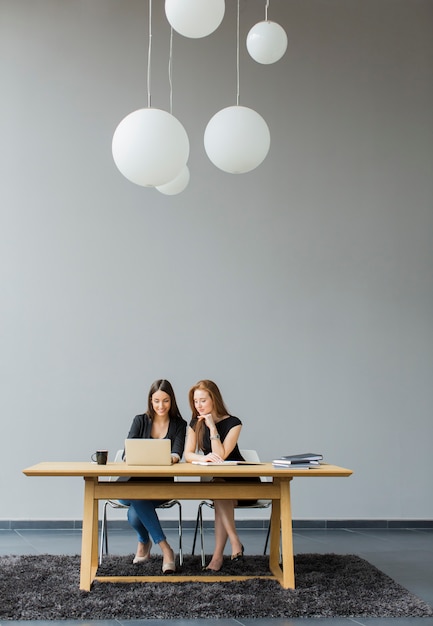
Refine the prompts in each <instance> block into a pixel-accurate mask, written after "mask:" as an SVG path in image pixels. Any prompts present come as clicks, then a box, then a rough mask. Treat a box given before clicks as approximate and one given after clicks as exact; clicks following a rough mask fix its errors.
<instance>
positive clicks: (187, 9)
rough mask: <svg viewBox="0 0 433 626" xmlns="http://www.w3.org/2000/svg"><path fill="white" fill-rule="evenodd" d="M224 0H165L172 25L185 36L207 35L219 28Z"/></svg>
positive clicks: (166, 12)
mask: <svg viewBox="0 0 433 626" xmlns="http://www.w3.org/2000/svg"><path fill="white" fill-rule="evenodd" d="M224 11H225V2H224V0H165V14H166V16H167V19H168V21H169V23H170V25H171V26H172V27H173V28H174V30H175V31H176V32H178V33H179V34H180V35H183V36H184V37H190V38H192V39H198V38H199V37H206V36H207V35H210V34H211V33H213V31H214V30H216V29H217V28H218V26H219V25H220V24H221V22H222V19H223V17H224Z"/></svg>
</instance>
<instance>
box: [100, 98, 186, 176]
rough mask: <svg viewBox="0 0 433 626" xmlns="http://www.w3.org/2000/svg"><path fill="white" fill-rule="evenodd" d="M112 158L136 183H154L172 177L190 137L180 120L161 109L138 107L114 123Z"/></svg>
mask: <svg viewBox="0 0 433 626" xmlns="http://www.w3.org/2000/svg"><path fill="white" fill-rule="evenodd" d="M112 152H113V159H114V162H115V164H116V165H117V167H118V169H119V170H120V172H121V173H122V174H123V175H124V176H125V178H127V179H128V180H130V181H131V182H133V183H135V184H136V185H142V186H143V187H156V186H157V185H164V184H165V183H168V182H170V181H171V180H173V179H174V178H175V177H176V176H177V175H178V174H179V172H180V171H181V170H182V168H183V167H185V165H186V162H187V161H188V157H189V139H188V135H187V134H186V131H185V129H184V127H183V126H182V124H181V123H180V122H179V120H177V119H176V118H175V117H174V116H173V115H171V114H170V113H168V112H167V111H162V110H160V109H152V108H148V109H138V110H137V111H133V112H132V113H130V114H129V115H127V116H126V117H125V118H124V119H123V120H122V121H121V122H120V124H119V125H118V126H117V128H116V130H115V131H114V135H113V142H112Z"/></svg>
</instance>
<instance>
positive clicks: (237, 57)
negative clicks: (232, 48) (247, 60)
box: [236, 0, 240, 106]
mask: <svg viewBox="0 0 433 626" xmlns="http://www.w3.org/2000/svg"><path fill="white" fill-rule="evenodd" d="M239 2H240V0H238V7H237V16H236V21H237V24H236V105H237V106H239Z"/></svg>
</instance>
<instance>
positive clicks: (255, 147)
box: [204, 105, 271, 174]
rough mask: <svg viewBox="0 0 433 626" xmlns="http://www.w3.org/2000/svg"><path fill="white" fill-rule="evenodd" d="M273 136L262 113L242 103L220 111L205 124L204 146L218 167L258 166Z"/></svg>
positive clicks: (234, 169) (240, 171)
mask: <svg viewBox="0 0 433 626" xmlns="http://www.w3.org/2000/svg"><path fill="white" fill-rule="evenodd" d="M270 144H271V136H270V133H269V128H268V125H267V124H266V122H265V120H264V119H263V117H262V116H261V115H259V114H258V113H256V111H253V110H252V109H249V108H247V107H243V106H239V105H237V106H231V107H227V108H225V109H222V110H221V111H218V113H216V114H215V115H214V116H213V117H212V119H211V120H210V121H209V123H208V125H207V126H206V130H205V133H204V147H205V150H206V154H207V155H208V157H209V159H210V160H211V161H212V163H213V164H214V165H216V167H218V168H219V169H221V170H223V171H224V172H229V173H230V174H244V173H245V172H250V171H251V170H253V169H254V168H256V167H257V166H258V165H260V163H261V162H262V161H263V160H264V159H265V157H266V155H267V154H268V152H269V147H270Z"/></svg>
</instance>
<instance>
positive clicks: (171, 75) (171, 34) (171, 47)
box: [168, 27, 173, 115]
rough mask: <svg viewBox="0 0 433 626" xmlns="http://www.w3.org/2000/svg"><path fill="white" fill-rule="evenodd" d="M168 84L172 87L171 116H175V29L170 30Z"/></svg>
mask: <svg viewBox="0 0 433 626" xmlns="http://www.w3.org/2000/svg"><path fill="white" fill-rule="evenodd" d="M168 82H169V85H170V114H171V115H173V27H172V28H171V29H170V55H169V59H168Z"/></svg>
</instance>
